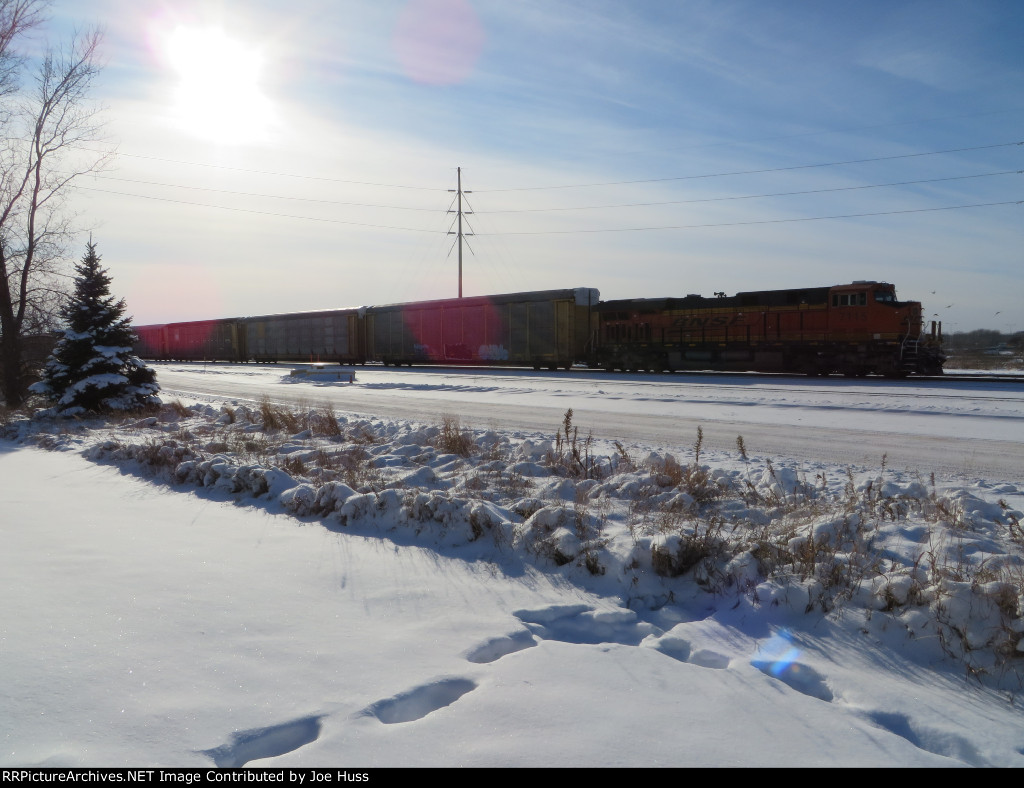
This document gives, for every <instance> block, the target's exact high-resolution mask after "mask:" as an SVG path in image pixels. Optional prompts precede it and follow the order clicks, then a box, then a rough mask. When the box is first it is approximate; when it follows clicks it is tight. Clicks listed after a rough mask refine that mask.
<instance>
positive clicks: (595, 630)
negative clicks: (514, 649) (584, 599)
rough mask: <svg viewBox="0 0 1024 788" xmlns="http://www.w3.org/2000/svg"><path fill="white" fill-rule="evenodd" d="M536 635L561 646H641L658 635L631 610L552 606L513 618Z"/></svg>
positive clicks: (515, 613)
mask: <svg viewBox="0 0 1024 788" xmlns="http://www.w3.org/2000/svg"><path fill="white" fill-rule="evenodd" d="M512 615H514V616H515V617H516V618H518V619H519V620H520V621H522V622H523V624H525V625H526V628H527V629H528V630H530V632H532V633H533V634H534V635H536V636H537V637H539V638H542V639H543V640H556V641H560V642H562V643H577V644H596V643H619V644H621V645H624V646H636V645H639V643H640V641H642V640H643V639H644V638H645V637H647V636H648V635H651V634H653V633H654V632H655V629H654V627H653V626H651V625H650V624H648V623H646V622H643V621H640V620H638V618H637V615H636V613H635V612H634V611H632V610H627V609H624V608H619V609H616V610H594V608H592V607H590V606H588V605H551V606H549V607H543V608H539V609H536V610H516V611H515V612H513V614H512Z"/></svg>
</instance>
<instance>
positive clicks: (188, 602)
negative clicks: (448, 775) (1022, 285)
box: [0, 365, 1024, 767]
mask: <svg viewBox="0 0 1024 788" xmlns="http://www.w3.org/2000/svg"><path fill="white" fill-rule="evenodd" d="M287 372H288V369H287V368H280V367H278V368H270V369H268V368H263V367H261V368H258V367H251V368H246V369H243V370H237V369H232V368H228V367H224V366H221V367H208V368H207V370H206V372H205V373H203V372H202V370H201V368H197V367H191V368H185V367H181V366H174V365H167V366H161V367H160V368H159V379H160V381H161V383H162V384H163V385H164V387H165V395H164V399H165V401H166V402H168V403H169V404H168V405H166V406H165V407H164V408H163V410H162V411H161V412H160V413H159V414H158V415H154V416H151V417H147V418H134V419H130V420H127V421H125V422H122V423H118V424H113V423H103V422H67V421H65V422H47V421H37V422H26V421H18V420H14V421H12V422H11V423H10V424H8V425H7V427H6V428H4V431H3V435H4V436H5V438H6V439H5V440H0V478H2V479H3V480H4V481H3V487H2V492H0V504H2V511H3V514H2V516H0V538H2V543H3V545H4V550H3V551H2V552H0V593H2V594H3V599H4V600H5V602H6V604H5V610H4V614H3V616H2V618H0V675H3V676H4V678H5V682H4V685H3V688H2V689H0V764H3V765H9V766H32V765H37V766H41V765H45V766H64V765H81V766H119V765H132V766H140V765H159V766H191V765H196V766H203V765H219V766H232V765H244V764H248V765H251V766H255V765H266V766H270V765H274V766H285V765H301V766H345V767H358V766H424V765H434V766H702V765H707V766H726V765H733V766H770V765H830V766H831V765H834V766H840V765H860V766H882V765H902V766H915V765H946V766H960V765H974V766H1024V732H1022V731H1024V724H1022V723H1024V716H1022V705H1021V704H1022V703H1024V700H1022V699H1021V698H1020V695H1021V689H1022V686H1024V678H1022V677H1024V664H1022V663H1024V647H1022V646H1021V645H1020V643H1021V636H1022V632H1024V619H1022V618H1021V617H1020V613H1021V605H1022V604H1024V600H1022V598H1021V593H1022V588H1024V584H1022V578H1024V560H1022V559H1024V556H1022V552H1024V532H1022V526H1021V522H1020V521H1021V519H1022V518H1024V515H1022V510H1024V480H1022V478H1021V477H1022V474H1021V473H1020V469H1021V467H1022V465H1024V463H1021V461H1020V458H1021V457H1022V456H1024V452H1022V449H1024V427H1022V425H1024V402H1022V397H1021V395H1020V394H1019V393H1018V392H1019V389H1014V388H1012V387H1002V386H1000V385H997V384H991V385H990V386H989V387H988V388H987V389H984V390H982V391H973V392H971V393H970V394H969V395H968V394H962V393H957V392H956V391H955V390H950V389H941V390H938V389H931V388H921V386H920V384H917V385H916V386H911V385H910V384H907V385H905V386H904V387H898V388H897V389H896V390H893V389H892V388H891V387H890V388H888V389H885V388H883V387H882V386H881V385H879V384H876V383H873V382H871V381H865V382H856V383H846V382H844V381H831V380H828V381H817V382H815V383H814V384H813V385H812V386H800V387H794V386H790V385H788V384H785V383H780V382H774V383H773V382H767V383H766V382H765V381H764V379H756V380H751V381H749V382H745V381H743V379H736V378H730V379H728V382H724V381H719V382H718V383H717V384H714V385H709V384H704V385H703V386H702V385H701V382H700V381H697V380H692V379H683V378H677V379H670V380H667V381H661V380H660V379H659V378H658V377H657V376H652V377H651V378H648V379H647V380H646V381H643V382H640V383H637V381H632V380H626V379H623V378H616V377H614V376H613V377H607V376H606V377H603V378H601V377H596V376H595V377H591V376H590V375H589V374H586V373H583V374H580V375H568V376H567V375H562V376H550V377H546V376H540V378H538V377H537V376H531V375H529V374H522V375H519V374H513V373H509V374H502V375H499V376H493V377H492V378H491V380H490V383H486V382H484V381H483V380H482V379H481V378H480V377H479V376H475V375H474V374H473V373H470V372H466V373H460V374H454V373H442V372H439V371H429V370H424V371H416V373H415V375H414V376H412V377H411V376H410V375H409V373H407V372H406V371H404V370H403V371H402V372H397V371H390V370H383V369H378V370H372V369H368V370H357V373H356V383H355V384H354V385H353V384H347V383H341V382H338V381H336V380H334V381H329V380H327V379H320V380H315V379H314V380H312V381H310V380H308V379H307V380H305V381H304V382H298V383H296V382H294V381H293V380H292V378H290V376H288V375H287ZM211 373H216V374H211ZM538 379H539V380H542V381H546V382H544V383H537V382H536V381H537V380H538ZM217 380H220V381H222V382H223V385H225V387H226V388H224V389H223V391H225V392H227V393H225V394H224V395H221V394H219V393H218V389H217V385H220V384H215V381H217ZM285 383H287V384H288V385H284V384H285ZM246 385H248V386H250V388H248V389H244V390H240V389H239V388H238V387H239V386H246ZM169 388H173V389H175V390H176V391H178V392H180V393H179V394H177V395H175V394H168V393H166V390H167V389H169ZM186 391H188V392H190V393H185V392H186ZM886 392H888V396H887V394H886ZM262 394H265V396H263V395H262ZM175 396H177V397H178V401H176V402H173V403H172V400H174V398H175ZM336 398H337V399H336ZM299 400H304V404H303V405H301V406H298V405H294V404H293V405H290V406H289V405H285V404H280V403H287V402H292V403H295V402H298V401H299ZM608 401H611V402H613V403H614V405H613V406H609V405H608V404H607V403H608ZM329 403H330V404H329ZM439 403H443V404H444V410H443V411H442V410H440V405H439ZM344 405H347V406H348V407H343V406H344ZM517 408H520V409H521V410H517ZM568 408H573V411H574V412H573V420H572V422H571V424H570V425H569V429H568V430H565V429H564V427H565V425H564V424H563V423H562V421H561V418H562V416H561V414H563V413H564V411H565V410H567V409H568ZM374 409H376V410H377V411H378V412H379V413H380V414H381V415H375V416H370V415H367V414H369V413H371V412H373V410H374ZM477 413H483V414H487V416H486V417H485V418H476V417H475V414H477ZM615 413H620V414H635V415H636V416H637V417H638V418H639V419H640V420H639V421H638V422H631V421H630V420H629V419H628V418H626V417H625V416H623V417H622V418H623V419H624V420H623V421H622V422H620V423H618V424H616V423H614V420H613V416H614V414H615ZM737 413H740V414H741V418H737V415H736V414H737ZM509 414H512V415H511V416H509ZM552 414H559V416H558V418H554V419H551V418H550V417H551V415H552ZM683 414H686V415H685V417H684V415H683ZM591 416H592V417H593V418H594V419H595V420H590V421H588V420H587V417H591ZM645 418H648V419H650V421H644V419H645ZM688 418H689V419H693V420H695V421H687V419H688ZM516 420H521V423H519V424H516V423H510V422H515V421H516ZM659 422H660V423H661V426H660V427H658V426H656V425H657V424H658V423H659ZM665 422H671V423H672V425H673V427H672V428H669V427H666V426H665ZM695 422H696V423H697V424H703V425H707V429H706V433H705V429H704V428H703V427H702V429H701V431H700V433H698V432H697V430H696V429H695V428H694V427H693V425H694V423H695ZM759 422H760V423H762V424H764V426H765V427H766V428H772V429H777V430H779V432H777V433H773V432H763V433H749V432H747V430H746V429H745V430H744V432H743V433H739V434H743V436H744V439H745V441H747V443H745V444H744V446H742V447H741V446H739V445H737V444H736V436H737V434H738V433H737V432H736V431H735V430H733V427H734V426H735V425H736V424H737V423H742V424H743V425H744V427H745V428H752V425H755V424H757V423H759ZM478 424H479V425H482V426H480V427H479V428H477V427H476V426H475V425H478ZM836 424H841V425H842V428H843V429H842V431H843V432H846V433H856V432H857V431H858V430H859V431H860V433H861V435H862V436H863V435H865V434H867V435H892V436H894V442H895V443H896V444H897V447H898V445H899V442H900V441H901V440H902V441H904V442H905V443H907V444H912V443H913V441H914V439H915V437H916V438H919V439H921V440H927V441H931V443H929V444H928V445H931V446H935V445H937V444H939V443H941V445H943V446H944V447H945V452H946V455H947V456H944V457H942V458H941V459H942V460H943V461H942V462H939V463H936V464H933V465H931V466H930V467H929V466H924V467H920V466H915V465H914V464H913V463H912V462H911V461H910V460H911V459H913V458H914V457H915V455H914V454H913V453H912V452H911V453H909V454H907V455H906V456H905V457H904V458H902V459H901V460H900V462H898V463H891V462H889V461H888V459H886V460H883V459H882V455H883V454H885V453H886V447H885V446H881V445H874V446H870V447H865V450H864V454H863V457H864V460H865V462H864V464H857V463H849V464H847V463H840V464H830V463H829V461H828V458H829V456H831V455H829V454H828V449H827V448H826V453H825V456H824V458H823V457H822V456H812V454H811V449H810V448H805V451H806V453H805V454H803V455H801V454H800V452H792V453H790V452H785V451H774V450H772V448H771V447H770V446H768V445H766V443H765V441H767V440H768V439H769V438H771V437H772V436H773V435H779V434H782V431H784V430H785V429H786V427H787V425H788V426H789V431H790V432H791V433H796V432H800V431H804V430H806V434H809V435H820V434H822V433H823V432H825V433H827V431H829V430H831V431H833V432H834V431H835V427H836ZM275 425H276V426H275ZM574 426H578V428H579V431H578V432H576V430H575V429H574ZM616 426H621V428H622V429H621V431H620V432H619V433H618V435H616V434H615V432H616V430H615V429H614V428H615V427H616ZM798 428H799V429H798ZM672 429H675V430H678V431H672ZM645 430H650V431H649V432H645ZM657 430H662V432H660V433H659V432H657ZM719 433H720V436H719ZM658 435H664V436H665V440H664V441H657V440H656V438H657V437H658ZM698 435H700V436H701V437H698ZM712 435H714V436H715V437H714V440H712V437H711V436H712ZM727 435H728V437H726V436H727ZM751 435H756V436H757V437H756V439H752V438H751V437H750V436H751ZM591 436H592V439H591V440H588V438H589V437H591ZM901 436H902V437H901ZM762 437H764V438H765V441H762V440H761V438H762ZM755 440H756V444H757V445H756V446H753V445H752V444H753V443H754V442H755ZM862 440H863V437H862ZM616 441H618V445H616ZM819 442H820V441H819ZM974 443H976V444H977V445H979V446H982V445H984V446H990V447H991V446H994V447H997V448H999V447H1009V449H1008V450H1009V451H1010V452H1011V458H1010V459H1008V460H1007V461H1006V462H1005V463H1004V464H999V463H995V464H994V467H995V468H996V471H998V472H993V474H994V475H984V476H979V475H978V474H977V473H976V472H974V471H976V468H977V464H975V465H974V466H973V467H972V466H971V464H970V463H963V462H949V460H950V457H952V456H955V455H957V454H961V456H962V453H963V451H964V449H963V447H964V446H965V445H968V444H974ZM794 445H795V444H794ZM801 445H803V444H801ZM808 445H809V444H808ZM993 453H994V454H998V453H999V452H997V451H995V450H993ZM928 456H930V455H928ZM936 466H938V467H936Z"/></svg>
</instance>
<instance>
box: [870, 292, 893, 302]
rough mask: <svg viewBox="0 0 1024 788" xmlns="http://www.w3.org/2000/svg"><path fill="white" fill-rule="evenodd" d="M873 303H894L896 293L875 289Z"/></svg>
mask: <svg viewBox="0 0 1024 788" xmlns="http://www.w3.org/2000/svg"><path fill="white" fill-rule="evenodd" d="M875 303H876V304H895V303H896V294H895V293H892V292H890V291H888V290H876V291H875Z"/></svg>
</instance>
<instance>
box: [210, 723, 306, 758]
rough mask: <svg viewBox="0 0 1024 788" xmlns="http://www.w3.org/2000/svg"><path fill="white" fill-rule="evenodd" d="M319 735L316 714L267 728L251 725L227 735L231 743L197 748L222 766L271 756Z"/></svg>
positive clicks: (303, 743) (290, 750) (291, 748)
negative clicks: (210, 747)
mask: <svg viewBox="0 0 1024 788" xmlns="http://www.w3.org/2000/svg"><path fill="white" fill-rule="evenodd" d="M319 736H320V717H302V718H300V719H297V720H292V721H291V722H285V723H282V724H281V725H271V726H270V727H268V728H253V729H251V730H247V731H238V732H236V733H233V734H232V735H231V743H230V744H224V745H221V746H220V747H217V748H215V749H212V750H201V752H202V753H203V755H208V756H209V757H210V758H212V759H213V762H214V764H216V765H217V766H219V767H221V768H224V769H234V768H238V767H240V766H245V765H246V764H247V763H249V762H250V761H258V760H260V759H262V758H275V757H277V756H278V755H284V754H285V753H289V752H292V751H294V750H297V749H299V748H300V747H304V746H305V745H307V744H310V743H311V742H314V741H316V740H317V738H319Z"/></svg>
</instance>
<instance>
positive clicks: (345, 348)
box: [244, 309, 365, 364]
mask: <svg viewBox="0 0 1024 788" xmlns="http://www.w3.org/2000/svg"><path fill="white" fill-rule="evenodd" d="M244 322H245V337H246V349H247V352H248V357H249V358H251V359H253V360H254V361H328V362H338V363H342V364H353V363H358V362H361V361H363V360H364V359H365V353H364V349H363V331H362V310H361V309H335V310H325V311H320V312H296V313H292V314H285V315H265V316H263V317H249V318H246V319H245V321H244Z"/></svg>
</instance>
